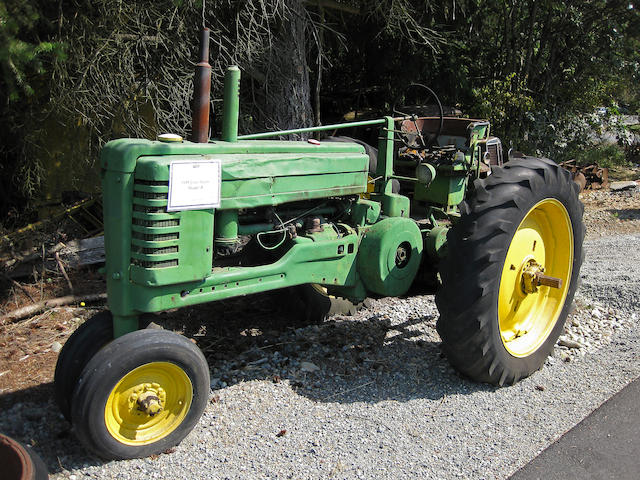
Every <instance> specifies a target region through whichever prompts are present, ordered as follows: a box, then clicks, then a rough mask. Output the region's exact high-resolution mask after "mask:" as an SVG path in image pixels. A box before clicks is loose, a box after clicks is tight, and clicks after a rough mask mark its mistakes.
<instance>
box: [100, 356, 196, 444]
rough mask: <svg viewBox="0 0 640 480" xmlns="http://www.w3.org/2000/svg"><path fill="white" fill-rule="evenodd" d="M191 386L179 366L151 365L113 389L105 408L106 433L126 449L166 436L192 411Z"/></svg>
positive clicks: (126, 376) (142, 368) (137, 369)
mask: <svg viewBox="0 0 640 480" xmlns="http://www.w3.org/2000/svg"><path fill="white" fill-rule="evenodd" d="M192 398H193V386H192V384H191V380H190V379H189V376H188V375H187V374H186V373H185V371H184V370H183V369H182V368H180V367H179V366H178V365H175V364H173V363H169V362H152V363H147V364H145V365H142V366H140V367H138V368H136V369H134V370H132V371H130V372H129V373H127V374H126V375H125V376H124V377H122V379H121V380H120V381H119V382H118V383H117V384H116V385H115V387H114V388H113V390H112V391H111V394H110V395H109V397H108V398H107V402H106V405H105V412H104V418H105V424H106V427H107V430H108V431H109V433H110V434H111V436H113V437H114V438H115V439H116V440H117V441H119V442H121V443H124V444H126V445H147V444H150V443H153V442H156V441H158V440H160V439H161V438H163V437H165V436H167V435H169V434H170V433H171V432H173V431H174V430H175V429H176V428H178V426H179V425H180V424H181V423H182V421H183V420H184V418H185V417H186V415H187V413H188V412H189V409H190V407H191V401H192Z"/></svg>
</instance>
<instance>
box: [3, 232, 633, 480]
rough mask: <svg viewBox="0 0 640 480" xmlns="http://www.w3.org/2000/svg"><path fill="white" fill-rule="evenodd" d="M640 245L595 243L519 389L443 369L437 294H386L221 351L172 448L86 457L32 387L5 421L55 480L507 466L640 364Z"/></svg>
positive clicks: (254, 332) (463, 473) (384, 474)
mask: <svg viewBox="0 0 640 480" xmlns="http://www.w3.org/2000/svg"><path fill="white" fill-rule="evenodd" d="M639 245H640V234H633V235H624V236H616V237H602V238H591V239H588V240H587V241H586V242H585V248H586V253H587V260H586V261H585V264H584V266H583V269H582V273H581V276H582V281H583V284H582V287H581V290H580V293H579V295H578V296H577V298H576V308H575V310H574V312H573V313H572V314H571V316H570V318H569V321H568V322H567V328H566V331H565V333H564V335H563V336H562V337H561V340H560V342H559V345H558V347H557V348H556V349H555V351H554V355H553V356H552V357H551V358H549V360H548V361H547V363H546V365H545V367H544V368H543V369H542V370H540V371H539V372H537V373H535V374H534V375H532V376H531V377H529V378H527V379H525V380H523V381H521V382H519V383H518V384H516V385H515V386H512V387H507V388H500V389H497V388H493V387H490V386H487V385H478V384H475V383H472V382H470V381H467V380H465V379H463V378H461V377H459V376H458V375H457V374H456V373H455V372H454V371H453V369H452V368H451V367H449V365H448V363H447V361H446V359H445V358H443V357H442V355H441V354H440V349H439V338H438V336H437V333H436V331H435V321H436V319H437V310H436V307H435V304H434V302H433V297H432V296H419V297H413V298H411V299H396V298H388V299H384V300H379V301H373V302H372V303H371V304H370V305H369V308H367V309H366V310H363V311H362V312H360V313H358V314H357V315H356V316H354V317H349V318H347V317H345V318H341V317H337V318H334V319H333V321H330V322H326V323H325V324H323V325H321V326H308V327H304V328H299V329H296V330H293V329H289V330H284V331H283V332H281V333H279V334H278V336H277V338H276V341H275V342H274V341H273V338H272V337H269V340H266V344H264V345H262V346H260V347H257V348H256V347H254V348H251V349H250V350H249V351H246V352H245V353H243V354H242V355H234V356H222V358H219V359H218V360H217V361H216V362H215V363H213V364H212V368H211V373H212V387H213V390H212V394H211V402H210V404H209V405H208V407H207V409H206V411H205V414H204V416H203V418H202V420H201V421H200V423H199V424H198V426H197V427H196V429H195V430H194V431H193V432H192V433H191V434H190V435H189V436H188V437H187V438H186V439H185V440H184V441H183V442H182V443H181V444H180V445H179V446H178V447H177V448H176V449H175V450H174V451H172V452H171V453H168V454H163V455H160V456H155V457H152V458H146V459H140V460H131V461H119V462H108V463H104V462H103V461H101V460H100V459H98V458H95V457H92V456H89V455H87V454H86V452H85V451H84V450H83V448H82V447H81V446H80V445H79V444H78V443H77V441H76V440H75V439H74V437H73V435H72V434H70V432H69V431H68V424H67V423H66V422H65V421H64V420H62V419H61V417H60V415H59V413H58V411H57V408H56V407H55V404H54V402H53V400H52V399H51V400H48V401H40V400H39V399H40V398H42V397H43V395H38V391H37V389H36V390H35V391H34V396H33V398H34V399H37V400H33V401H24V402H21V403H19V404H15V405H13V406H12V407H11V408H9V409H8V410H7V411H5V412H2V415H1V416H0V431H2V432H4V433H7V434H9V435H11V436H14V437H15V438H17V439H19V440H21V441H23V442H25V443H30V444H32V445H34V448H35V450H36V451H37V452H38V453H39V454H40V455H41V456H42V457H43V458H44V460H45V462H46V463H47V465H48V467H49V469H50V471H51V473H52V474H53V475H52V478H53V479H63V478H69V479H76V480H79V479H82V478H99V479H103V478H114V479H115V478H117V479H139V478H178V479H182V478H207V479H209V478H211V479H224V478H247V479H262V478H264V479H267V478H304V479H307V478H309V479H314V478H349V479H350V478H394V479H395V478H436V477H437V478H506V477H508V476H509V475H510V474H511V473H513V472H514V471H515V470H517V469H518V468H520V467H521V466H522V465H524V464H525V463H527V462H528V461H529V460H531V459H532V458H533V457H534V456H535V455H536V454H537V453H539V452H540V451H541V450H542V449H544V448H545V447H546V446H548V445H549V444H550V443H552V442H553V441H554V440H555V439H557V438H558V437H559V436H560V435H562V434H563V433H564V432H565V431H566V430H568V429H569V428H571V427H572V426H574V425H575V424H576V423H578V422H579V421H580V420H581V419H583V418H584V417H585V416H586V415H587V414H588V413H589V412H591V411H592V410H593V409H594V408H596V407H597V406H598V405H600V404H601V403H602V402H603V401H605V400H606V399H607V398H609V397H610V396H611V395H612V394H614V393H615V392H617V391H619V390H620V389H621V388H623V387H624V386H625V385H626V384H627V383H629V382H630V381H631V380H633V379H634V378H636V377H637V376H638V375H640V362H639V361H638V357H639V355H640V338H639V335H638V333H639V331H640V329H639V326H638V324H639V320H638V316H639V315H640V311H639V308H638V299H637V292H639V291H640V272H639V271H638V266H640V249H639V248H638V246H639ZM261 333H262V332H261V331H260V330H259V329H250V330H247V331H245V332H244V333H243V334H244V335H246V336H256V337H259V336H260V335H261Z"/></svg>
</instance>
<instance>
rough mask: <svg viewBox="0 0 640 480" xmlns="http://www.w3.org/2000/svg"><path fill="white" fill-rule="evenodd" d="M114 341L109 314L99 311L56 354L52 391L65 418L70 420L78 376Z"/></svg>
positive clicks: (111, 320) (111, 319)
mask: <svg viewBox="0 0 640 480" xmlns="http://www.w3.org/2000/svg"><path fill="white" fill-rule="evenodd" d="M111 340H113V317H112V315H111V312H108V311H104V312H100V313H98V314H96V315H94V316H93V317H91V318H89V319H88V320H86V321H85V322H84V323H83V324H82V325H80V326H79V327H78V328H77V329H76V330H75V331H74V332H73V333H72V334H71V336H70V337H69V338H68V340H67V342H66V343H65V344H64V347H62V350H61V351H60V354H59V355H58V361H57V363H56V371H55V374H54V381H53V390H54V395H55V399H56V402H57V404H58V407H59V408H60V411H61V412H62V414H63V415H64V417H65V418H66V419H67V420H68V421H71V396H72V395H73V390H74V389H75V388H76V383H77V381H78V377H80V374H81V373H82V370H83V369H84V367H85V366H86V365H87V363H89V361H90V360H91V359H92V358H93V356H94V355H95V354H96V353H97V352H98V351H99V350H100V349H101V348H102V347H104V346H105V345H106V344H107V343H109V342H110V341H111Z"/></svg>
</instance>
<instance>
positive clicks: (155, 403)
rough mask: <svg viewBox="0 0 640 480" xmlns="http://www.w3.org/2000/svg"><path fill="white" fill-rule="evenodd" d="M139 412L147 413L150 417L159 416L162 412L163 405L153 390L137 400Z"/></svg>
mask: <svg viewBox="0 0 640 480" xmlns="http://www.w3.org/2000/svg"><path fill="white" fill-rule="evenodd" d="M136 404H137V406H138V410H140V411H141V412H144V413H146V414H147V415H149V416H150V417H153V416H154V415H157V414H158V413H160V412H161V411H162V403H161V402H160V397H159V396H158V395H157V394H156V392H154V391H153V390H149V391H146V392H144V393H143V394H141V395H139V396H138V398H137V399H136Z"/></svg>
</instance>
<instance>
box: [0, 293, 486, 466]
mask: <svg viewBox="0 0 640 480" xmlns="http://www.w3.org/2000/svg"><path fill="white" fill-rule="evenodd" d="M394 301H396V302H398V303H397V307H396V304H393V308H394V309H396V308H398V309H400V311H402V309H403V308H404V309H407V308H408V307H407V304H408V303H409V302H405V303H404V304H403V303H402V301H401V300H394ZM422 301H423V302H427V303H429V302H431V300H430V299H428V300H424V299H423V300H422ZM274 305H279V306H280V308H278V309H277V310H276V311H274ZM403 305H404V306H403ZM374 310H380V309H378V308H376V303H375V302H374V306H373V308H372V310H364V311H362V312H359V313H358V314H357V315H355V316H354V317H340V316H336V317H333V318H332V319H330V320H329V321H326V322H324V323H322V324H320V325H305V326H301V325H300V324H298V325H296V318H299V316H297V315H296V314H295V313H294V312H292V311H291V309H290V308H289V305H287V302H286V301H285V302H283V297H282V296H281V295H280V296H276V297H274V296H273V295H270V294H264V295H255V296H253V297H247V298H241V299H233V300H228V301H221V302H217V303H213V304H208V305H201V306H199V307H193V308H185V309H182V310H178V311H174V312H165V313H162V314H158V315H155V316H154V317H153V321H154V322H155V323H157V324H159V325H161V326H162V327H164V328H166V329H172V330H175V331H178V332H181V333H183V334H184V335H185V336H187V337H189V338H192V339H194V340H195V341H196V343H197V344H198V346H199V347H200V348H201V349H202V351H203V352H204V354H205V356H206V357H207V360H208V362H209V367H210V371H211V382H212V389H213V390H214V394H224V388H227V387H230V386H233V385H234V384H237V383H242V382H249V381H269V382H276V383H278V382H288V383H289V384H290V385H291V387H292V389H293V390H294V391H295V392H296V394H298V395H301V396H304V397H306V398H308V399H310V400H312V401H315V402H326V403H352V402H365V403H376V402H380V401H384V400H393V401H398V402H408V401H411V400H413V399H424V398H426V399H433V400H439V399H442V398H444V397H445V396H450V395H464V394H470V393H473V392H476V391H493V390H494V388H493V387H491V386H488V385H482V384H476V383H472V382H470V381H468V380H466V379H464V378H461V377H460V376H459V375H458V374H456V373H455V372H454V370H453V369H452V368H451V367H450V366H449V364H448V362H447V360H446V358H444V356H443V355H442V354H441V351H440V342H439V338H438V336H437V334H436V332H435V321H436V319H437V314H435V313H434V314H433V315H426V316H418V315H412V314H411V311H408V313H407V314H406V320H404V321H402V322H401V323H398V320H395V321H392V320H391V318H389V316H387V315H385V314H381V313H377V314H373V313H372V311H374ZM409 310H410V309H409ZM432 310H433V311H434V312H435V307H433V308H432ZM403 315H404V314H399V311H394V313H393V316H394V318H402V317H403ZM0 412H1V414H0V431H2V432H3V433H6V434H8V435H10V436H12V437H14V438H16V439H17V440H19V441H22V442H24V443H28V444H31V445H34V448H35V450H36V452H37V453H38V454H40V455H41V456H42V458H43V460H44V461H45V463H46V464H47V467H48V468H49V471H50V473H56V472H64V471H65V470H71V469H73V468H81V467H86V466H90V465H102V464H103V463H104V462H103V461H101V460H100V459H98V458H96V457H94V456H92V455H90V454H88V452H86V451H85V450H84V449H83V447H82V446H81V445H80V444H79V443H78V442H77V440H76V439H75V437H73V435H72V433H71V431H70V425H69V424H68V423H67V422H66V421H65V420H64V419H63V418H62V416H61V414H60V413H59V411H58V408H57V406H56V404H55V401H54V399H53V388H52V384H50V383H49V384H43V385H40V386H38V387H35V388H31V389H27V390H22V391H19V392H15V393H11V394H5V395H3V396H0ZM153 460H154V459H153V458H152V459H147V460H145V461H153Z"/></svg>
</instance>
